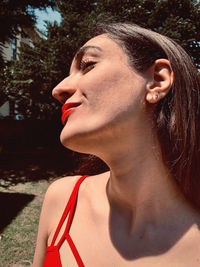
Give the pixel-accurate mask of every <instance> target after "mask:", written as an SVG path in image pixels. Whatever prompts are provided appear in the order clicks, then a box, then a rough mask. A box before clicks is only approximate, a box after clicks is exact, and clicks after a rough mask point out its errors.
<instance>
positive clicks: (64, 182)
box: [44, 175, 81, 207]
mask: <svg viewBox="0 0 200 267" xmlns="http://www.w3.org/2000/svg"><path fill="white" fill-rule="evenodd" d="M80 177H81V176H80V175H79V176H66V177H63V178H60V179H58V180H56V181H54V182H53V183H51V184H50V186H49V187H48V189H47V191H46V193H45V196H44V204H46V203H49V204H51V207H54V206H55V205H57V204H59V203H60V201H61V200H62V199H65V200H67V199H68V198H69V196H70V195H71V193H72V191H73V188H74V186H75V184H76V182H77V181H78V179H79V178H80ZM52 205H53V206H52Z"/></svg>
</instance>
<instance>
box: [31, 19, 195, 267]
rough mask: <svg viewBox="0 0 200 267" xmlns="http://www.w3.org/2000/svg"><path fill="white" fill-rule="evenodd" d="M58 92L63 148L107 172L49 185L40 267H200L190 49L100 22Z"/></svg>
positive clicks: (39, 246)
mask: <svg viewBox="0 0 200 267" xmlns="http://www.w3.org/2000/svg"><path fill="white" fill-rule="evenodd" d="M53 96H54V97H55V98H56V99H58V100H59V101H60V102H61V103H62V104H63V108H62V111H63V115H62V122H63V125H64V127H63V130H62V132H61V142H62V144H63V145H64V146H65V147H67V148H69V149H72V150H74V151H78V152H82V153H88V154H93V155H95V156H97V157H99V158H101V159H102V160H103V161H104V162H105V163H106V164H107V165H108V166H109V169H110V170H109V171H108V172H105V173H102V174H99V175H94V176H91V177H81V178H80V177H67V178H62V179H60V180H58V181H56V182H54V183H53V184H51V185H50V187H49V189H48V190H47V193H46V195H45V199H44V203H43V208H42V212H41V217H40V223H39V232H38V239H37V245H36V252H35V257H34V263H33V266H34V267H39V266H54V267H56V266H70V267H71V266H89V267H90V266H95V267H98V266H117V267H120V266H123V267H124V266H135V267H143V266H148V267H149V266H162V267H165V266H170V267H171V266H176V267H177V266H178V267H179V266H195V267H196V266H200V231H199V225H200V213H199V210H198V208H199V207H200V194H199V191H200V186H199V166H200V164H199V159H200V155H199V150H200V146H199V136H200V134H199V110H200V108H199V104H200V101H199V99H200V83H199V78H198V75H197V70H196V69H195V67H194V66H193V64H192V62H191V60H190V58H189V56H188V55H187V54H186V52H185V51H184V50H183V49H182V48H181V47H180V46H179V45H177V44H176V43H175V42H173V41H172V40H170V39H168V38H167V37H164V36H162V35H160V34H158V33H155V32H152V31H149V30H146V29H143V28H141V27H138V26H136V25H133V24H125V23H115V24H110V25H103V26H100V27H99V28H98V30H97V33H96V35H95V36H94V37H93V38H92V39H90V40H89V41H88V42H87V43H86V44H84V46H83V47H81V48H80V50H79V51H78V52H77V53H76V55H75V57H74V59H73V62H72V65H71V69H70V75H69V76H68V77H67V78H66V79H64V80H63V81H61V83H59V84H58V85H57V86H56V87H55V88H54V90H53ZM67 203H68V204H67ZM66 204H67V207H66ZM64 209H65V212H64V213H63V211H64ZM62 214H63V216H62ZM61 217H62V219H60V218H61ZM59 222H60V223H59ZM58 225H59V226H58ZM46 246H48V247H47V251H46ZM43 264H44V265H43Z"/></svg>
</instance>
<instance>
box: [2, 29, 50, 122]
mask: <svg viewBox="0 0 200 267" xmlns="http://www.w3.org/2000/svg"><path fill="white" fill-rule="evenodd" d="M22 32H23V33H21V34H17V35H16V37H15V38H13V39H12V40H11V41H9V42H7V43H5V44H3V46H2V55H3V59H4V61H5V62H8V61H13V60H18V59H19V48H20V46H21V44H22V43H26V44H28V45H30V46H33V43H34V42H39V41H41V39H45V35H44V34H42V33H41V32H40V31H39V30H38V29H37V28H26V27H23V29H22ZM1 104H2V105H0V119H4V118H5V117H12V118H14V119H16V120H23V119H24V117H23V115H21V114H15V112H14V111H15V108H16V107H17V106H16V105H17V104H15V103H14V102H12V101H6V102H4V103H2V102H1Z"/></svg>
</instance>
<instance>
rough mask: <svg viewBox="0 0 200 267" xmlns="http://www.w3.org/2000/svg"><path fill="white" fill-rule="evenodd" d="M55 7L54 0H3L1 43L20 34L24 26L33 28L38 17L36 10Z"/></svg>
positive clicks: (0, 17) (0, 23)
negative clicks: (35, 13)
mask: <svg viewBox="0 0 200 267" xmlns="http://www.w3.org/2000/svg"><path fill="white" fill-rule="evenodd" d="M48 6H51V7H55V4H54V1H53V0H20V1H14V0H1V5H0V25H1V28H0V42H2V43H5V42H6V41H8V40H10V39H12V38H13V37H15V36H16V34H17V33H19V32H20V28H21V27H23V26H26V27H33V26H34V25H35V21H36V17H35V15H34V8H40V9H45V8H46V7H48Z"/></svg>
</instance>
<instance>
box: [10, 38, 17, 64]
mask: <svg viewBox="0 0 200 267" xmlns="http://www.w3.org/2000/svg"><path fill="white" fill-rule="evenodd" d="M11 59H12V60H16V59H17V39H16V38H14V39H12V40H11Z"/></svg>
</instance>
